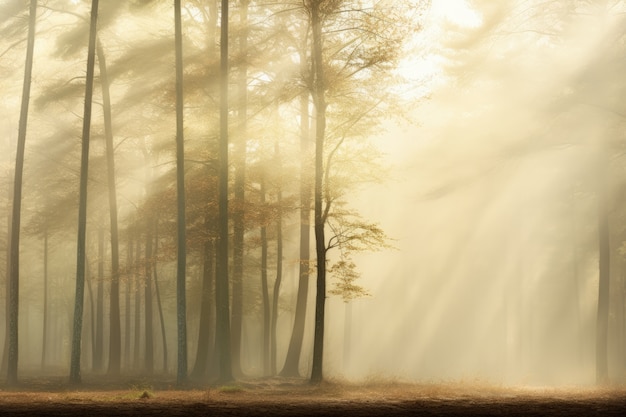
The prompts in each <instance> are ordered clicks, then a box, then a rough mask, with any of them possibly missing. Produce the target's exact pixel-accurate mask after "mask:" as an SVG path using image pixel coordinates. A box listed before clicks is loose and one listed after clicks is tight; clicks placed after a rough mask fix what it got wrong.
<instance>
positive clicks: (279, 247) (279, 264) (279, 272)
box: [270, 142, 283, 375]
mask: <svg viewBox="0 0 626 417" xmlns="http://www.w3.org/2000/svg"><path fill="white" fill-rule="evenodd" d="M275 149H276V160H277V163H276V167H277V168H278V169H281V168H282V164H281V162H280V153H279V147H278V142H276V146H275ZM277 187H278V190H277V192H276V204H277V206H278V213H277V215H276V279H275V280H274V291H273V294H272V315H271V316H272V322H271V323H270V339H271V351H270V369H271V374H272V375H276V348H277V346H276V323H277V322H278V301H279V296H280V286H281V283H282V281H283V214H282V204H283V192H282V184H281V181H280V176H279V179H278V185H277Z"/></svg>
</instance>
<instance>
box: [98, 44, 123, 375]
mask: <svg viewBox="0 0 626 417" xmlns="http://www.w3.org/2000/svg"><path fill="white" fill-rule="evenodd" d="M96 49H97V54H98V64H99V69H100V85H101V86H102V104H103V109H104V137H105V142H106V160H107V183H108V190H109V215H110V226H111V287H110V292H111V293H110V294H109V303H110V304H109V373H110V374H113V375H115V374H119V372H120V365H121V359H122V358H121V356H122V329H121V323H120V280H119V278H120V272H119V269H120V261H119V235H118V228H117V190H116V186H115V149H114V148H113V118H112V116H111V95H110V93H109V77H108V74H107V65H106V60H105V56H104V50H103V48H102V45H101V43H100V42H99V41H98V43H97V48H96Z"/></svg>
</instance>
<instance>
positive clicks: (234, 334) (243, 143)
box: [231, 0, 250, 375]
mask: <svg viewBox="0 0 626 417" xmlns="http://www.w3.org/2000/svg"><path fill="white" fill-rule="evenodd" d="M249 3H250V0H240V7H239V21H240V25H241V31H240V35H239V53H240V55H241V56H242V57H243V59H242V61H241V64H240V67H239V79H238V83H237V84H238V91H239V109H238V113H237V114H238V123H237V125H238V135H237V141H236V142H235V145H236V146H237V149H236V151H235V152H234V158H233V160H234V161H233V162H234V165H235V181H234V186H233V188H234V190H233V191H234V197H235V199H234V204H233V206H234V207H233V208H234V210H233V279H232V285H233V305H232V321H231V349H232V363H233V373H234V374H235V375H241V374H242V370H241V338H242V330H243V328H242V323H243V253H244V238H243V236H244V207H245V176H246V174H245V169H246V147H247V134H248V132H247V121H248V114H247V106H248V94H247V93H248V65H247V61H246V60H247V54H248V30H247V25H248V5H249Z"/></svg>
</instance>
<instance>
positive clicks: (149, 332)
mask: <svg viewBox="0 0 626 417" xmlns="http://www.w3.org/2000/svg"><path fill="white" fill-rule="evenodd" d="M152 227H153V224H152V219H148V222H147V225H146V248H145V249H146V257H145V264H144V268H145V269H144V270H145V277H146V284H145V287H144V290H145V295H144V300H145V304H144V307H145V313H144V319H145V323H146V324H145V332H146V333H145V337H146V351H145V356H144V367H143V369H144V372H145V373H146V374H147V375H152V373H153V372H154V337H153V334H154V332H153V322H154V320H153V319H152Z"/></svg>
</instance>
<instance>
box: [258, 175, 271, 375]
mask: <svg viewBox="0 0 626 417" xmlns="http://www.w3.org/2000/svg"><path fill="white" fill-rule="evenodd" d="M260 188H261V190H260V193H261V196H260V197H261V206H262V207H263V206H265V175H264V174H263V173H261V187H260ZM261 294H262V300H263V302H262V314H263V343H262V345H261V346H262V348H261V352H262V354H263V375H268V374H269V372H270V362H269V359H270V357H269V354H270V352H269V350H270V295H269V288H268V285H267V226H266V225H265V224H263V225H262V226H261Z"/></svg>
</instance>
